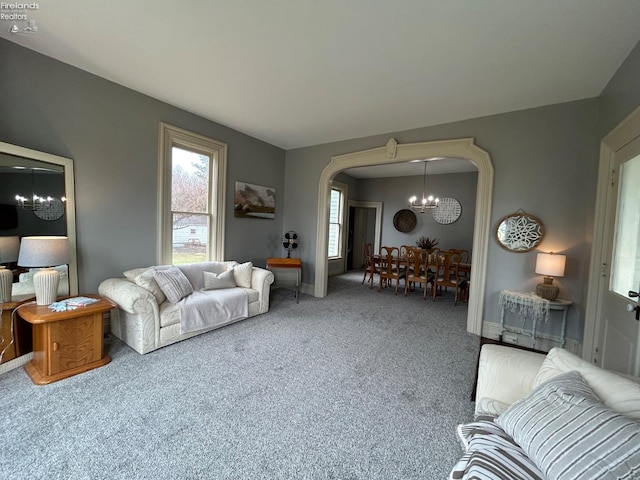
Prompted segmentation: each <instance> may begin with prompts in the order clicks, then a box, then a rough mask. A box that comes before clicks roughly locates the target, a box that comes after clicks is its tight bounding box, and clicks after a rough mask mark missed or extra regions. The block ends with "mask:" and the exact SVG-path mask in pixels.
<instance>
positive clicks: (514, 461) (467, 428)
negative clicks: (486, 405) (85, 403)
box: [449, 420, 544, 480]
mask: <svg viewBox="0 0 640 480" xmlns="http://www.w3.org/2000/svg"><path fill="white" fill-rule="evenodd" d="M458 436H459V437H460V440H461V441H462V444H463V445H464V448H465V450H466V453H465V454H464V455H463V456H462V458H461V459H460V461H458V463H457V464H456V465H455V467H454V468H453V470H452V471H451V474H450V475H449V479H450V480H467V479H469V480H471V479H473V480H543V478H544V477H543V475H542V472H540V470H539V469H538V467H536V465H535V464H534V463H533V462H532V461H531V460H530V459H529V458H528V457H527V454H526V453H525V452H524V451H523V450H522V448H520V447H519V446H518V445H517V444H516V443H515V442H514V441H513V439H512V438H511V437H509V435H507V434H506V433H505V432H504V430H502V428H500V427H499V426H498V425H496V424H495V423H493V422H492V421H490V420H483V421H477V422H473V423H469V424H466V425H459V426H458Z"/></svg>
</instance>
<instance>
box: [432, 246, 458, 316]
mask: <svg viewBox="0 0 640 480" xmlns="http://www.w3.org/2000/svg"><path fill="white" fill-rule="evenodd" d="M459 263H460V254H459V253H451V252H446V251H445V252H440V255H438V257H437V267H436V268H437V270H436V274H435V277H434V281H433V285H432V286H431V295H432V297H433V301H434V302H435V301H436V295H437V293H438V290H439V289H440V290H442V288H447V287H452V288H453V289H454V299H453V304H454V305H457V304H458V294H459V293H460V284H461V282H462V279H461V278H460V275H459V273H458V264H459Z"/></svg>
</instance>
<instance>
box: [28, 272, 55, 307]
mask: <svg viewBox="0 0 640 480" xmlns="http://www.w3.org/2000/svg"><path fill="white" fill-rule="evenodd" d="M59 283H60V273H59V272H58V271H57V270H55V269H53V268H43V269H41V270H38V271H37V272H36V273H34V275H33V286H34V288H35V293H36V305H51V304H52V303H53V302H55V301H56V298H57V296H58V284H59Z"/></svg>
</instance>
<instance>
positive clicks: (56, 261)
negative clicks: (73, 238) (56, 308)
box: [18, 236, 69, 305]
mask: <svg viewBox="0 0 640 480" xmlns="http://www.w3.org/2000/svg"><path fill="white" fill-rule="evenodd" d="M68 263H69V238H68V237H51V236H46V237H23V238H22V244H21V245H20V255H19V256H18V265H19V266H21V267H39V268H40V270H38V271H37V272H36V273H35V274H34V275H33V287H34V289H35V294H36V304H38V305H50V304H51V303H53V302H55V301H56V297H57V295H58V284H59V283H60V273H59V272H58V271H57V270H55V269H54V268H52V267H55V266H57V265H66V264H68Z"/></svg>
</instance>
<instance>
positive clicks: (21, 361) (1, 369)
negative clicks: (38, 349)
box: [0, 352, 33, 375]
mask: <svg viewBox="0 0 640 480" xmlns="http://www.w3.org/2000/svg"><path fill="white" fill-rule="evenodd" d="M32 359H33V352H29V353H27V354H26V355H21V356H19V357H17V358H14V359H13V360H9V361H8V362H6V363H3V364H2V365H0V375H2V374H3V373H7V372H9V371H11V370H14V369H16V368H19V367H22V366H23V365H26V364H27V363H29V362H30V361H31V360H32Z"/></svg>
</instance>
